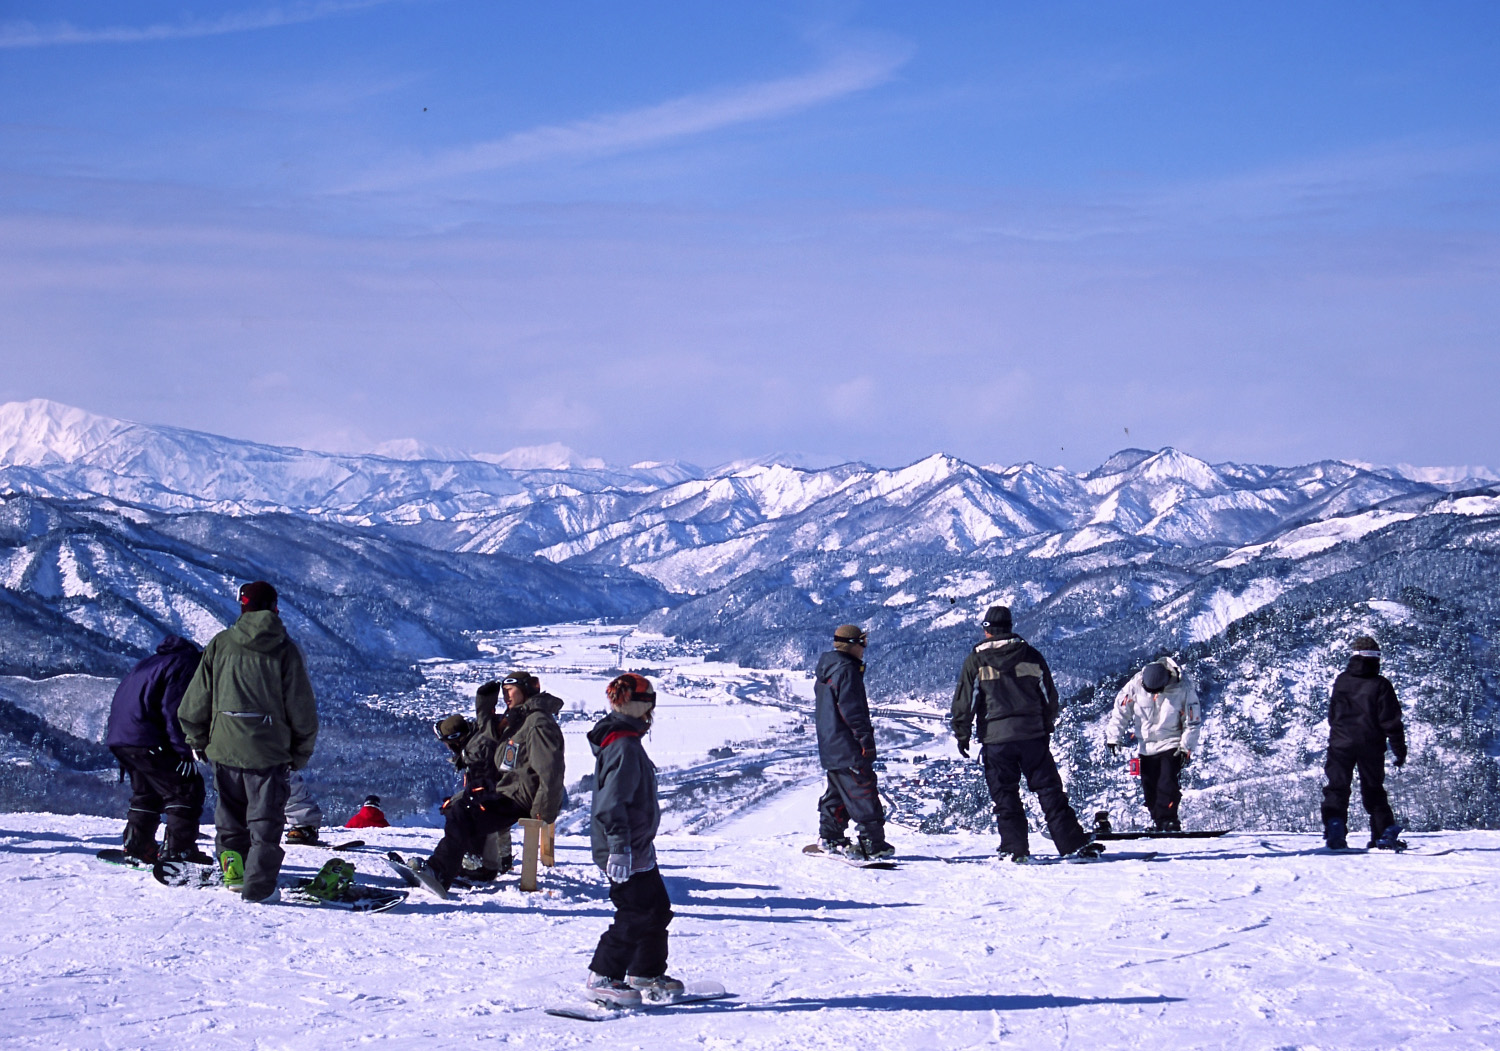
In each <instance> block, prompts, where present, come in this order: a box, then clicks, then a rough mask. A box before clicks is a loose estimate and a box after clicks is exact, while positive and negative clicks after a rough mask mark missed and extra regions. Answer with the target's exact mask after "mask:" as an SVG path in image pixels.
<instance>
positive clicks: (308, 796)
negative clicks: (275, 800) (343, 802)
mask: <svg viewBox="0 0 1500 1051" xmlns="http://www.w3.org/2000/svg"><path fill="white" fill-rule="evenodd" d="M291 782H292V792H291V795H289V796H287V800H286V823H287V824H288V825H290V826H291V827H292V828H322V827H323V808H322V807H320V806H318V801H317V800H316V799H314V798H313V794H312V790H311V789H309V788H308V787H307V782H306V781H305V780H303V778H302V771H300V770H293V771H292V775H291Z"/></svg>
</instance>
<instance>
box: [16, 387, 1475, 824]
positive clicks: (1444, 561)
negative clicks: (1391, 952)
mask: <svg viewBox="0 0 1500 1051" xmlns="http://www.w3.org/2000/svg"><path fill="white" fill-rule="evenodd" d="M387 451H388V452H389V453H390V454H391V455H374V454H364V455H360V454H330V453H321V452H311V451H307V450H301V449H293V448H283V447H273V446H265V445H257V444H254V443H248V442H243V441H237V440H233V439H228V438H223V437H219V436H216V435H210V434H203V433H199V432H194V431H186V430H181V429H177V428H169V427H156V426H147V425H142V424H134V423H128V422H125V421H120V420H113V419H108V418H104V417H99V416H94V415H91V414H89V413H86V412H83V411H82V410H79V409H73V408H69V407H66V406H60V405H57V404H55V403H50V402H45V401H32V402H25V403H12V404H9V405H5V406H0V493H4V494H7V495H5V497H4V500H5V516H6V521H7V525H6V527H5V529H4V530H3V535H0V559H3V563H0V574H3V575H0V585H3V591H0V617H4V618H7V623H8V624H9V625H10V626H11V627H12V631H11V633H10V638H11V641H10V642H9V643H8V644H7V645H6V646H0V658H3V660H4V664H5V667H4V668H0V673H6V672H8V673H11V674H22V675H25V674H32V675H44V674H55V673H59V672H80V671H87V670H92V669H103V670H104V671H110V670H113V669H115V668H117V667H118V665H119V663H120V662H121V661H123V660H125V659H126V658H128V657H129V656H130V655H133V654H135V653H138V652H140V651H141V649H142V647H143V646H144V645H146V643H147V642H148V641H149V639H150V638H151V637H152V636H153V635H154V634H157V633H159V632H161V631H166V630H186V631H187V632H188V633H190V634H198V635H201V634H203V633H204V632H206V631H210V630H211V629H212V627H213V626H214V625H217V624H218V623H221V622H222V620H223V619H224V617H226V616H227V615H228V614H229V610H228V608H227V606H228V601H229V596H231V595H232V590H233V589H232V586H231V583H232V580H233V579H234V578H235V577H236V576H240V577H243V576H245V575H249V574H250V573H252V572H254V573H255V574H256V575H264V576H267V577H268V578H270V579H273V580H277V581H278V582H282V581H285V582H286V583H287V585H288V587H289V589H290V590H289V592H288V594H289V598H290V600H291V601H290V605H291V606H292V607H293V608H294V609H296V610H298V611H299V612H298V613H297V614H295V615H298V616H302V617H304V618H305V620H306V623H305V624H298V625H295V628H294V630H299V631H301V632H302V633H303V634H305V635H307V637H308V638H309V639H319V638H321V639H325V640H326V642H327V645H326V647H325V648H326V650H327V654H328V656H329V657H330V659H332V658H334V657H335V656H336V655H339V654H342V655H343V656H342V657H341V658H340V659H339V660H335V661H334V665H335V666H338V667H355V666H366V667H379V668H381V669H383V670H385V669H393V665H399V664H401V663H403V662H405V663H407V664H408V665H409V663H410V662H411V661H413V660H416V659H419V658H420V657H422V656H437V655H447V656H453V655H455V653H457V652H459V651H461V650H462V645H463V643H462V632H463V631H464V630H472V629H493V628H497V627H505V626H508V625H512V624H517V623H524V622H526V621H527V620H528V619H529V620H531V621H532V622H543V621H548V620H552V621H556V620H563V619H570V618H577V617H588V616H631V615H634V616H640V615H641V614H643V613H644V612H645V611H647V610H650V609H654V610H655V612H653V613H651V614H650V615H649V616H648V617H647V619H646V621H645V625H646V626H647V627H648V628H651V629H653V630H659V631H663V632H665V633H668V634H675V635H681V636H684V637H689V638H693V639H698V640H702V641H706V642H708V643H710V644H711V645H713V646H715V647H718V648H719V649H720V650H721V651H722V653H723V655H724V656H726V657H728V658H731V659H735V660H739V661H742V662H744V663H747V664H758V665H762V666H783V667H799V666H804V665H806V664H808V663H809V662H810V661H811V660H812V659H813V658H814V657H815V655H816V653H817V652H818V651H819V650H821V649H822V648H824V644H825V641H826V637H827V633H828V630H829V629H830V628H831V627H832V626H833V625H834V624H837V623H840V622H843V621H856V622H860V623H863V624H866V625H868V626H870V627H871V628H872V630H873V632H874V638H875V640H876V641H875V646H874V647H873V648H872V651H871V662H872V671H871V686H872V689H873V691H874V692H875V694H876V695H877V696H886V697H890V696H902V697H916V698H919V699H924V700H927V701H930V702H941V701H942V700H943V699H944V698H945V695H946V694H947V693H948V692H949V690H951V685H950V684H951V682H952V679H953V675H954V673H955V670H956V667H957V665H958V663H959V661H960V660H961V659H962V656H963V653H964V652H965V650H966V649H967V647H968V645H969V644H970V643H971V642H972V641H973V637H974V635H975V631H976V628H975V625H976V622H977V620H978V619H979V616H980V614H981V613H982V611H983V609H984V608H985V607H986V606H987V605H989V604H991V603H994V602H1005V603H1007V604H1009V605H1011V606H1013V607H1014V608H1015V609H1016V611H1017V614H1018V627H1019V630H1021V631H1022V632H1023V633H1024V634H1026V635H1027V636H1028V637H1029V638H1031V639H1032V640H1033V641H1034V642H1036V643H1038V645H1042V646H1044V648H1045V650H1046V652H1047V653H1048V654H1049V657H1050V658H1051V660H1052V663H1053V665H1054V669H1055V670H1056V671H1057V673H1058V677H1059V681H1060V684H1061V685H1062V686H1063V688H1064V690H1065V692H1068V693H1070V694H1073V695H1075V696H1077V697H1080V698H1084V700H1085V701H1087V703H1092V701H1088V698H1090V697H1092V696H1094V692H1098V691H1101V690H1103V689H1104V688H1105V687H1106V686H1107V684H1108V683H1110V682H1113V681H1116V680H1117V679H1118V678H1119V677H1120V676H1123V675H1125V674H1127V673H1128V672H1129V671H1130V670H1132V669H1133V668H1134V667H1136V666H1138V665H1139V664H1140V663H1141V662H1142V661H1144V660H1147V659H1150V657H1152V656H1154V655H1155V654H1156V653H1158V652H1162V651H1173V652H1178V653H1180V654H1184V655H1186V656H1189V657H1190V658H1192V659H1194V660H1197V661H1201V662H1203V665H1204V673H1203V674H1204V676H1205V678H1206V679H1208V680H1210V681H1209V683H1208V687H1209V689H1210V691H1217V697H1216V702H1217V703H1219V704H1221V705H1226V706H1227V705H1229V704H1232V703H1235V699H1236V698H1240V697H1247V696H1251V695H1252V694H1253V695H1256V696H1263V695H1265V681H1274V682H1276V683H1279V684H1280V687H1279V688H1280V689H1281V690H1282V693H1281V695H1280V696H1282V698H1283V701H1284V703H1281V702H1276V703H1273V702H1271V701H1267V702H1266V705H1263V706H1262V707H1266V706H1269V707H1267V710H1268V711H1274V712H1277V713H1280V714H1277V715H1275V717H1274V718H1270V717H1268V718H1269V721H1267V722H1266V723H1265V725H1264V726H1263V727H1262V729H1261V730H1260V731H1257V732H1258V733H1259V736H1258V737H1257V736H1255V735H1252V738H1253V740H1252V741H1251V744H1252V745H1253V746H1254V747H1258V748H1263V749H1272V750H1275V749H1280V748H1283V747H1285V748H1287V749H1292V748H1293V747H1294V746H1293V744H1292V743H1291V742H1293V741H1298V742H1301V743H1300V744H1297V745H1296V746H1295V747H1296V748H1297V749H1302V750H1303V751H1305V745H1306V741H1307V740H1311V739H1312V738H1313V737H1315V736H1316V732H1315V724H1316V723H1317V720H1318V719H1319V718H1321V715H1320V714H1319V712H1318V710H1317V708H1318V700H1317V699H1318V698H1319V697H1321V696H1322V695H1323V692H1324V691H1325V690H1326V686H1327V680H1328V679H1329V678H1331V674H1332V672H1333V670H1334V668H1335V666H1336V665H1337V663H1338V660H1337V659H1336V658H1337V654H1339V653H1341V652H1342V648H1341V647H1344V646H1345V644H1346V643H1347V639H1345V638H1344V637H1343V636H1344V635H1348V634H1350V633H1351V632H1355V631H1356V629H1359V630H1372V631H1376V632H1377V633H1383V634H1384V637H1385V638H1387V639H1389V640H1391V642H1393V643H1397V644H1398V646H1397V647H1396V650H1395V652H1393V657H1392V660H1391V662H1390V665H1391V667H1392V669H1393V671H1392V674H1393V677H1395V678H1397V680H1398V688H1404V689H1406V690H1407V691H1408V692H1411V693H1412V694H1413V696H1415V695H1416V694H1417V693H1420V692H1421V691H1426V693H1424V694H1423V696H1424V697H1427V698H1428V699H1429V700H1431V702H1432V703H1431V705H1429V707H1430V708H1431V712H1432V713H1433V716H1434V717H1435V718H1436V717H1438V716H1440V715H1442V713H1444V712H1451V711H1452V706H1451V705H1450V706H1449V707H1448V708H1444V707H1443V706H1442V705H1441V704H1439V703H1438V702H1437V693H1435V692H1434V691H1440V690H1445V689H1446V690H1450V691H1451V692H1453V693H1454V694H1455V695H1462V696H1463V697H1466V698H1468V700H1467V701H1465V702H1464V704H1465V706H1466V707H1465V706H1461V707H1463V710H1464V711H1465V712H1467V713H1468V714H1467V715H1465V716H1463V718H1465V719H1468V720H1469V721H1470V722H1471V723H1472V724H1473V725H1472V726H1471V727H1469V728H1468V729H1467V730H1465V731H1464V733H1465V734H1467V736H1465V737H1464V738H1463V741H1461V742H1459V743H1458V744H1455V745H1454V746H1453V747H1455V748H1460V749H1461V750H1463V751H1464V755H1465V756H1466V757H1467V758H1466V759H1465V760H1464V761H1465V762H1468V761H1469V760H1474V761H1475V762H1479V759H1478V757H1480V756H1485V755H1493V754H1495V753H1497V752H1500V716H1497V708H1500V704H1497V701H1496V697H1497V696H1500V667H1497V658H1496V656H1495V654H1494V651H1493V650H1492V649H1491V648H1490V646H1489V643H1488V641H1487V640H1488V639H1490V638H1493V637H1494V635H1495V629H1496V628H1500V604H1497V599H1496V598H1495V586H1494V584H1495V581H1496V580H1500V483H1497V482H1496V481H1495V475H1494V472H1493V471H1491V470H1490V469H1488V468H1478V467H1476V468H1466V469H1462V470H1458V469H1445V468H1413V467H1405V466H1403V467H1376V466H1372V465H1369V464H1362V463H1354V462H1348V461H1340V460H1329V461H1322V462H1318V463H1314V464H1307V465H1302V466H1296V467H1275V466H1264V465H1246V464H1234V463H1221V464H1209V463H1206V462H1204V461H1202V460H1199V459H1197V458H1195V457H1193V456H1191V455H1188V454H1187V453H1185V452H1182V451H1179V450H1176V449H1170V448H1168V449H1162V450H1158V451H1154V452H1153V451H1147V450H1138V449H1131V450H1125V451H1122V452H1120V453H1118V454H1116V455H1115V456H1113V457H1111V458H1110V459H1109V460H1107V461H1106V462H1105V463H1104V464H1102V465H1100V466H1099V467H1098V468H1096V469H1094V470H1092V471H1089V472H1086V473H1075V472H1071V471H1068V470H1065V469H1063V468H1057V467H1044V466H1039V465H1036V464H1030V463H1027V464H1019V465H1013V466H1001V465H975V464H970V463H967V462H964V461H962V460H959V459H956V458H954V457H951V456H946V455H941V454H935V455H932V456H929V457H926V458H924V459H922V460H919V461H918V462H916V463H913V464H910V465H907V466H905V467H901V468H881V467H873V466H869V465H866V464H860V463H847V464H841V465H837V466H832V467H827V468H809V467H803V466H793V465H791V464H783V463H777V462H774V459H775V458H772V460H770V461H764V460H762V461H749V462H740V463H736V464H731V465H726V466H724V467H721V468H717V469H712V470H703V469H700V468H697V467H694V466H692V465H690V464H684V463H651V464H636V465H634V466H630V467H611V466H606V465H598V464H597V463H593V462H590V461H584V460H581V459H580V458H578V457H577V456H575V455H572V454H571V453H570V452H569V451H568V450H565V449H552V450H548V449H545V448H544V449H540V450H530V451H525V452H523V453H518V454H517V455H515V456H505V455H502V456H487V457H484V458H482V459H476V458H474V457H471V456H468V455H467V454H452V453H447V452H444V451H442V450H430V449H423V448H421V447H419V446H417V445H416V444H415V443H410V444H400V445H399V446H393V447H392V448H390V449H389V450H387ZM428 453H433V454H435V455H445V456H455V457H457V456H461V457H462V458H447V459H423V458H419V457H421V456H425V455H427V454H428ZM465 582H466V583H465ZM299 589H300V592H301V593H299ZM351 596H354V597H355V598H351ZM412 596H418V597H417V598H415V599H413V598H412ZM359 603H364V604H365V605H364V606H360V605H359ZM1400 646H1405V647H1407V654H1402V653H1401V651H1400V648H1399V647H1400ZM1235 647H1240V648H1241V649H1243V648H1245V647H1249V650H1252V651H1254V653H1255V654H1256V658H1255V660H1254V661H1251V660H1249V659H1248V658H1247V659H1240V660H1237V661H1229V662H1228V663H1226V661H1225V659H1224V655H1225V654H1226V653H1229V652H1231V651H1234V648H1235ZM427 649H430V650H432V651H433V652H431V653H424V652H423V651H424V650H427ZM1235 652H1238V651H1235ZM1408 654H1409V656H1408ZM1211 658H1212V659H1211ZM1257 662H1258V663H1257ZM1230 664H1232V665H1233V666H1234V667H1235V668H1238V669H1239V670H1238V671H1236V672H1234V673H1232V674H1231V673H1229V672H1226V671H1224V668H1226V667H1228V666H1229V665H1230ZM1419 668H1420V669H1424V671H1423V672H1422V673H1421V674H1420V675H1417V674H1416V670H1417V669H1419ZM1213 669H1218V670H1213ZM1443 669H1446V671H1443ZM1408 670H1409V671H1410V672H1411V673H1412V674H1411V675H1410V676H1409V677H1408V679H1407V680H1406V681H1404V682H1403V681H1402V677H1403V676H1406V675H1407V674H1408ZM392 673H394V671H392ZM1434 676H1437V678H1436V679H1434ZM1444 676H1446V678H1445V677H1444ZM1252 680H1254V681H1252ZM1262 680H1264V681H1262ZM1090 691H1094V692H1090ZM1273 692H1274V691H1273ZM1101 695H1102V694H1101ZM1087 703H1083V704H1082V707H1080V708H1079V710H1080V711H1082V710H1083V709H1085V708H1087ZM1423 704H1424V705H1426V704H1427V702H1426V701H1424V702H1423ZM1419 707H1421V705H1419ZM1424 710H1425V709H1424ZM1288 712H1296V713H1299V714H1297V715H1296V717H1295V718H1294V719H1291V721H1290V722H1288V721H1287V718H1286V717H1285V716H1286V713H1288ZM1294 724H1295V725H1294ZM1080 725H1081V724H1080ZM1080 734H1082V731H1081V730H1080ZM1084 736H1086V735H1082V736H1080V737H1079V738H1078V740H1079V742H1080V744H1079V745H1078V747H1079V748H1080V749H1083V750H1082V751H1079V752H1078V754H1077V756H1076V757H1075V758H1076V760H1077V762H1078V763H1086V762H1088V761H1090V758H1089V757H1090V755H1091V753H1090V752H1089V747H1092V746H1091V745H1090V746H1089V747H1085V742H1084V741H1083V737H1084ZM1441 737H1442V735H1441V734H1438V735H1436V736H1433V737H1432V738H1431V739H1432V740H1434V741H1437V740H1438V739H1439V738H1441ZM1434 747H1436V746H1434ZM1279 754H1280V753H1278V755H1279ZM1288 754H1290V753H1288ZM1262 758H1264V757H1262ZM1441 758H1442V757H1441V756H1439V755H1438V754H1437V753H1436V752H1435V753H1434V754H1433V757H1432V760H1433V762H1434V763H1438V762H1439V761H1440V760H1441ZM1304 760H1305V757H1304ZM1304 760H1299V761H1300V762H1302V765H1303V766H1305V765H1306V764H1305V761H1304ZM1278 761H1279V760H1278ZM1240 765H1241V766H1244V765H1245V764H1244V763H1243V762H1242V763H1241V764H1240ZM1261 765H1264V764H1261ZM1273 765H1274V764H1273ZM1482 765H1483V764H1481V765H1480V766H1479V767H1475V769H1476V770H1478V771H1479V773H1477V774H1476V775H1475V776H1481V775H1483V769H1482ZM1493 767H1494V763H1493V761H1491V762H1490V763H1489V767H1488V769H1489V770H1490V771H1491V774H1490V775H1485V776H1491V777H1492V775H1493ZM1288 768H1290V767H1288ZM1198 769H1199V770H1200V772H1201V773H1202V775H1203V776H1208V774H1209V772H1210V767H1209V766H1208V765H1205V766H1203V767H1200V768H1198ZM1434 769H1437V767H1434ZM1481 794H1483V792H1481ZM1492 794H1493V796H1494V798H1493V799H1491V800H1490V802H1489V803H1487V804H1485V806H1486V807H1489V810H1485V812H1486V813H1488V812H1490V811H1493V812H1494V814H1495V817H1496V818H1497V819H1500V803H1497V802H1496V800H1500V788H1497V789H1496V790H1495V791H1494V792H1493V793H1492ZM1484 809H1485V808H1484V807H1481V810H1484ZM1464 812H1465V813H1469V814H1471V818H1470V820H1473V818H1472V813H1473V810H1472V808H1469V809H1467V810H1465V811H1464Z"/></svg>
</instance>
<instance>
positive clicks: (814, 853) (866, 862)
mask: <svg viewBox="0 0 1500 1051" xmlns="http://www.w3.org/2000/svg"><path fill="white" fill-rule="evenodd" d="M802 853H804V854H806V855H807V856H808V857H810V858H828V859H829V860H830V861H841V862H843V863H844V864H845V865H848V866H849V867H850V868H856V869H880V870H882V871H885V872H889V871H890V870H891V869H896V868H900V867H901V866H900V865H899V864H897V863H896V861H895V859H894V858H852V857H849V856H848V855H847V854H831V853H829V852H828V851H826V850H824V849H823V848H822V847H820V846H818V845H817V844H816V843H809V844H808V845H807V846H805V847H803V848H802Z"/></svg>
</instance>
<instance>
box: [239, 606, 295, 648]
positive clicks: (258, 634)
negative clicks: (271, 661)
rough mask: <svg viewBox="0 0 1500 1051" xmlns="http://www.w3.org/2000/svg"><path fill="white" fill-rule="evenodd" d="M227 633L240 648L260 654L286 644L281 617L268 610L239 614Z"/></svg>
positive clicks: (284, 629) (284, 628)
mask: <svg viewBox="0 0 1500 1051" xmlns="http://www.w3.org/2000/svg"><path fill="white" fill-rule="evenodd" d="M229 632H230V634H231V635H233V636H234V641H236V642H238V643H239V644H240V645H241V646H244V647H245V648H246V649H251V650H257V651H258V652H260V653H270V652H271V651H272V650H274V649H276V648H277V647H278V646H280V645H282V643H284V642H286V627H285V625H283V624H282V623H281V617H280V616H278V615H277V614H276V612H275V611H274V610H269V609H260V610H256V611H255V612H253V613H241V614H240V619H239V620H237V621H235V622H234V626H233V627H231V628H230V629H229Z"/></svg>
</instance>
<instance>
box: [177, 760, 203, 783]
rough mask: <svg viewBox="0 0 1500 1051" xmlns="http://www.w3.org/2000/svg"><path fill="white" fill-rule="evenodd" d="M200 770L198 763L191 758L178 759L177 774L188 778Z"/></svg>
mask: <svg viewBox="0 0 1500 1051" xmlns="http://www.w3.org/2000/svg"><path fill="white" fill-rule="evenodd" d="M197 772H198V764H197V763H195V762H193V761H192V760H191V759H178V760H177V776H178V777H180V778H182V779H184V780H186V779H187V778H189V777H192V776H193V775H194V774H195V773H197Z"/></svg>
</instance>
